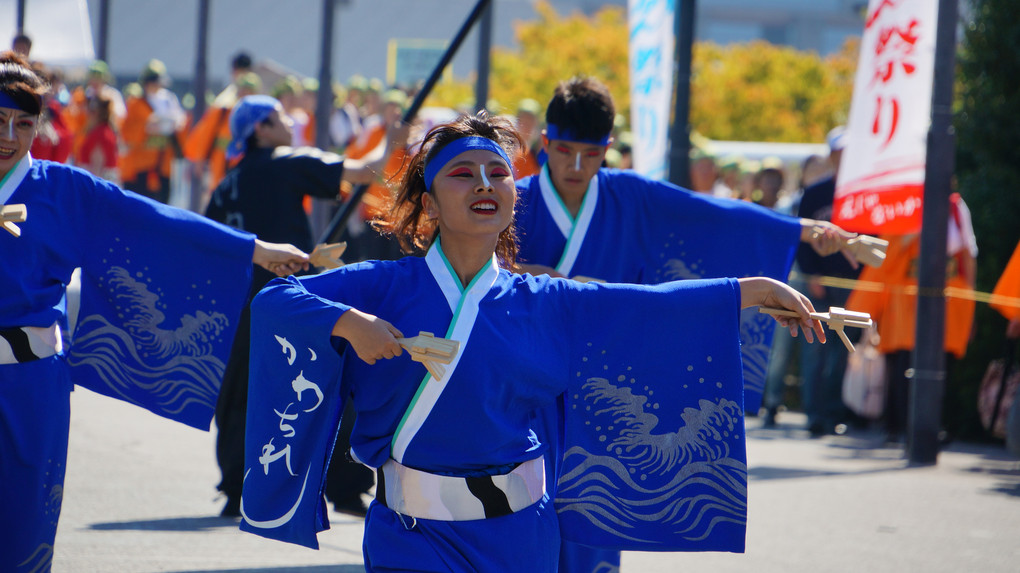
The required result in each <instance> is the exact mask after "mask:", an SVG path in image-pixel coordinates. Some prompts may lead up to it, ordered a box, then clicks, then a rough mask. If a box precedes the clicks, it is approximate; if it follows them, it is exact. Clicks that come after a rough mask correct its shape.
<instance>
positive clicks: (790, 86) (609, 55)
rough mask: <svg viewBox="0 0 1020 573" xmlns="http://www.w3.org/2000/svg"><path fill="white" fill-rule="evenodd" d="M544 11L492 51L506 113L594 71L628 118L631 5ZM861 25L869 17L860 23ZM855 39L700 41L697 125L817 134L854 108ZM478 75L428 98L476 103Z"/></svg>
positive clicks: (741, 133) (496, 91) (704, 130)
mask: <svg viewBox="0 0 1020 573" xmlns="http://www.w3.org/2000/svg"><path fill="white" fill-rule="evenodd" d="M536 10H537V12H538V19H536V20H533V21H528V22H517V23H515V32H516V36H517V40H518V44H519V46H520V47H519V49H517V50H508V49H494V50H493V54H492V65H491V75H490V79H489V90H490V94H492V97H493V98H494V99H496V100H498V102H499V103H500V105H501V106H502V108H503V109H502V110H501V111H504V112H507V113H513V112H514V111H516V104H517V102H519V101H520V100H521V99H523V98H533V99H536V100H538V101H539V102H542V103H543V104H544V103H545V102H547V101H548V100H549V98H550V97H552V93H553V89H554V88H555V87H556V84H557V83H558V82H560V81H561V80H564V79H567V78H570V77H572V76H575V75H591V76H595V77H597V78H599V79H600V80H602V81H603V82H605V83H606V85H607V86H609V89H610V91H611V92H612V93H613V98H614V99H615V100H616V107H617V112H618V113H620V114H621V115H623V117H624V118H627V119H629V117H630V95H629V89H630V88H629V80H628V73H629V70H628V59H627V48H628V38H629V32H628V29H627V14H626V11H625V10H624V9H623V8H622V7H619V6H607V7H605V8H602V9H600V10H599V11H597V12H596V13H594V14H593V15H591V16H585V15H584V14H581V13H573V14H570V15H567V16H563V15H560V14H558V13H557V12H556V10H555V9H554V8H553V7H552V6H550V5H549V4H548V3H547V2H539V3H538V4H537V5H536ZM862 26H863V24H862ZM856 60H857V44H856V42H853V43H849V44H848V45H847V46H846V47H844V49H843V50H842V51H840V52H838V53H836V54H833V55H831V56H828V57H824V58H823V57H820V56H819V55H818V54H816V53H814V52H805V51H799V50H795V49H793V48H789V47H782V46H774V45H772V44H768V43H766V42H761V41H755V42H749V43H747V44H733V45H729V46H719V45H716V44H711V43H704V42H700V43H697V44H696V45H695V50H694V61H693V72H694V78H693V85H692V86H691V114H690V122H691V127H692V129H694V130H695V131H697V132H698V133H700V134H701V135H703V136H705V137H708V138H710V139H718V140H742V141H774V142H820V141H823V140H824V138H825V133H826V132H827V131H828V130H829V129H830V128H831V127H833V126H834V125H837V124H839V123H843V122H845V121H846V114H847V112H848V110H849V108H850V97H851V91H852V85H853V74H854V67H855V63H856ZM473 86H474V81H473V78H469V79H466V80H461V81H455V82H451V83H448V84H443V85H440V86H438V87H437V89H436V91H435V92H434V95H433V97H432V98H431V99H430V102H429V103H430V104H431V105H446V106H449V107H458V106H461V105H462V104H463V103H464V102H465V101H472V102H473V97H474V96H473Z"/></svg>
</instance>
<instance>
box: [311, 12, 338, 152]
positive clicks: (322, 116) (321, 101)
mask: <svg viewBox="0 0 1020 573" xmlns="http://www.w3.org/2000/svg"><path fill="white" fill-rule="evenodd" d="M335 20H336V0H322V46H321V48H320V52H319V91H318V93H317V94H316V97H315V146H316V147H318V148H319V149H329V117H330V115H332V112H333V24H334V22H335Z"/></svg>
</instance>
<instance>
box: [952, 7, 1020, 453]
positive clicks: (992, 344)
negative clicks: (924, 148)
mask: <svg viewBox="0 0 1020 573" xmlns="http://www.w3.org/2000/svg"><path fill="white" fill-rule="evenodd" d="M971 6H972V8H973V15H974V19H973V20H972V21H971V22H970V23H969V24H968V25H967V27H966V29H965V31H964V37H963V43H962V46H961V49H960V51H959V56H958V73H959V75H958V78H957V102H956V115H955V120H954V126H955V128H956V133H957V155H956V157H957V159H956V161H957V165H956V167H957V169H956V173H957V178H958V182H959V190H960V193H961V195H963V198H964V200H965V201H966V202H967V205H968V207H970V211H971V215H972V217H973V222H974V232H975V234H976V235H977V238H978V245H979V247H980V249H981V252H980V254H979V256H978V275H977V290H979V291H984V292H988V291H990V290H991V289H992V288H993V287H994V286H995V282H996V281H997V280H998V278H999V275H1000V274H1001V273H1002V271H1003V269H1005V267H1006V263H1007V262H1008V261H1009V257H1010V255H1011V254H1012V253H1013V249H1014V247H1016V244H1017V241H1018V240H1020V224H1018V221H1020V193H1017V190H1018V189H1020V171H1017V157H1018V156H1017V150H1018V149H1020V115H1018V114H1017V110H1018V109H1020V55H1018V54H1020V20H1018V19H1017V18H1016V5H1015V2H1013V1H1011V0H974V1H973V2H972V3H971ZM1005 328H1006V321H1005V319H1003V318H1002V316H1001V315H999V313H997V312H995V311H994V310H992V309H990V308H989V307H988V306H987V305H985V304H978V305H977V313H976V316H975V335H974V338H973V340H972V341H971V343H970V345H969V347H968V350H967V356H966V357H964V359H963V360H962V361H961V363H960V364H959V367H958V368H957V369H956V372H955V373H954V374H953V377H952V379H951V380H950V383H949V385H948V386H947V403H948V404H951V405H952V406H951V407H949V408H947V410H946V424H947V426H948V427H949V428H950V429H951V430H953V431H957V432H959V433H961V434H962V435H964V436H967V437H974V436H978V435H982V434H983V430H982V428H981V426H980V423H979V421H978V418H977V410H976V406H975V404H976V403H977V390H978V383H979V381H980V380H981V376H982V374H983V373H984V369H985V367H986V366H987V365H988V362H989V361H990V360H991V359H993V358H997V357H1001V355H1002V352H1003V348H1004V346H1003V345H1004V338H1005V335H1004V332H1005Z"/></svg>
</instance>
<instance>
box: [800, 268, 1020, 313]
mask: <svg viewBox="0 0 1020 573" xmlns="http://www.w3.org/2000/svg"><path fill="white" fill-rule="evenodd" d="M813 276H816V275H805V274H802V273H790V278H791V279H800V280H804V281H806V280H807V279H809V278H811V277H813ZM816 278H817V279H818V284H820V285H822V286H825V287H832V288H841V289H846V290H861V291H867V292H882V291H890V292H902V293H905V294H907V295H912V296H917V293H918V288H917V285H890V284H886V283H883V282H878V281H861V280H856V279H843V278H839V277H828V276H821V277H816ZM931 294H932V295H935V296H937V295H938V294H939V292H938V291H936V292H934V293H931ZM941 294H942V295H943V296H945V297H946V298H957V299H961V300H972V301H975V302H983V303H986V304H987V303H992V304H996V305H999V306H1007V307H1011V308H1020V298H1018V297H1013V296H1003V295H1000V294H992V293H990V292H981V291H976V290H973V289H965V288H960V287H946V288H944V289H943V290H942V292H941Z"/></svg>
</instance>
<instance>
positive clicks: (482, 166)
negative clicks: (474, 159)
mask: <svg viewBox="0 0 1020 573" xmlns="http://www.w3.org/2000/svg"><path fill="white" fill-rule="evenodd" d="M478 169H479V171H481V173H482V185H485V186H486V187H492V185H491V184H490V183H489V178H488V177H486V176H485V165H479V166H478Z"/></svg>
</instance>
